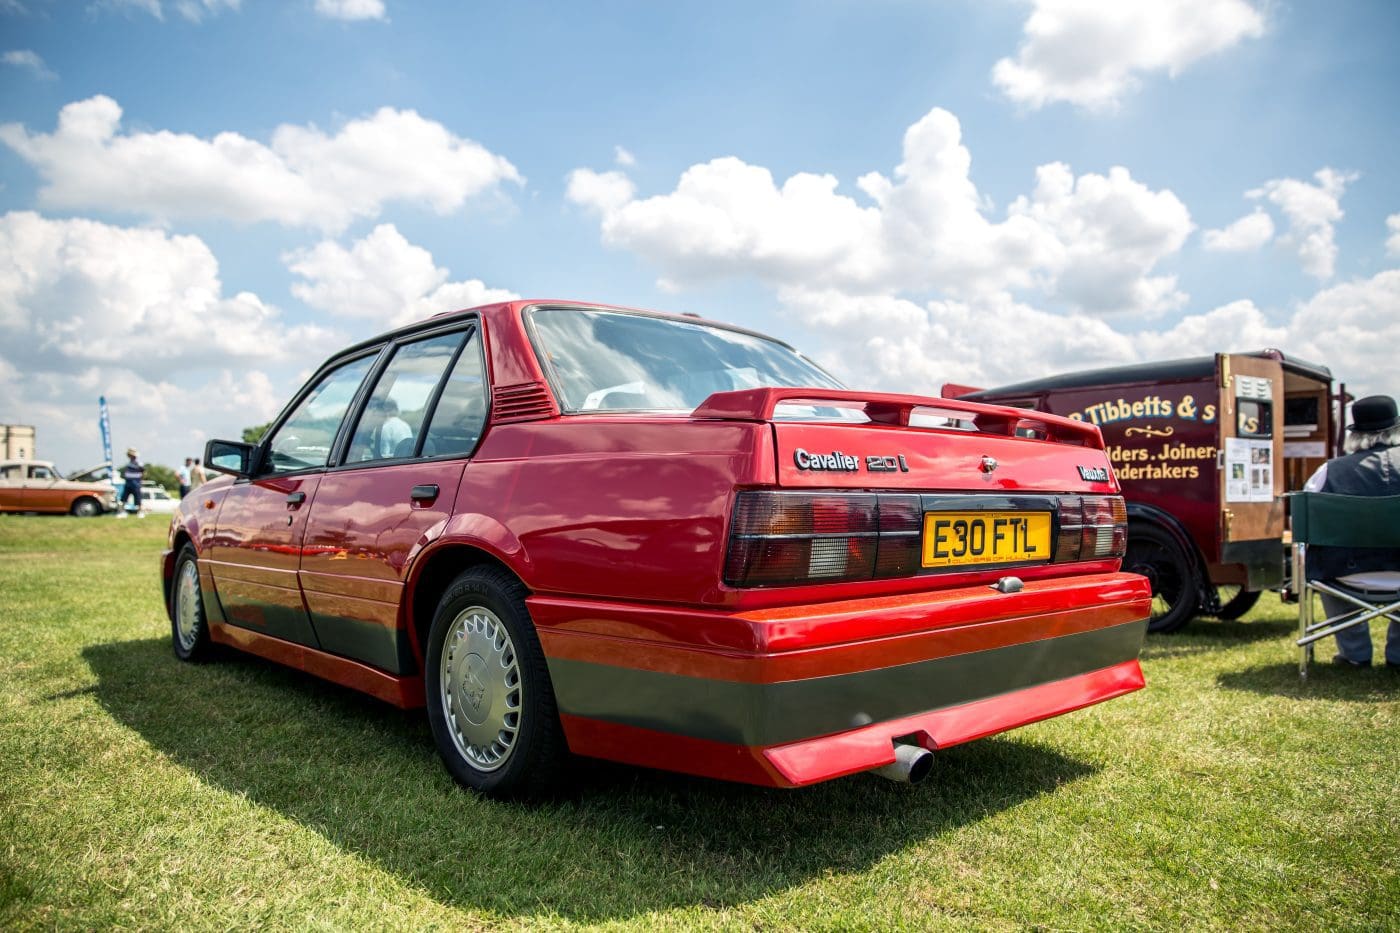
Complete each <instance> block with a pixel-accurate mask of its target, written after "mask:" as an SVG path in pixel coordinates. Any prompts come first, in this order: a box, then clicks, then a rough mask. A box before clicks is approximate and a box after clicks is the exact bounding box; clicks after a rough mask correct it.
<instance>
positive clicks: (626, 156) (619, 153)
mask: <svg viewBox="0 0 1400 933" xmlns="http://www.w3.org/2000/svg"><path fill="white" fill-rule="evenodd" d="M613 161H614V162H616V163H617V164H618V165H620V166H622V167H623V168H631V167H632V166H634V165H636V164H637V157H636V156H634V155H633V154H632V153H630V152H628V151H627V150H626V149H623V148H622V147H621V146H614V147H613Z"/></svg>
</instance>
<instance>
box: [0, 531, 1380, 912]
mask: <svg viewBox="0 0 1400 933" xmlns="http://www.w3.org/2000/svg"><path fill="white" fill-rule="evenodd" d="M164 531H165V524H164V522H162V521H161V520H159V519H157V518H148V519H146V520H145V521H135V520H132V521H125V522H116V521H111V520H100V519H89V520H82V519H69V518H47V517H13V516H6V517H0V607H3V608H0V613H3V614H0V928H3V929H16V928H19V929H26V928H36V927H43V928H51V927H58V928H94V927H107V926H114V925H120V926H130V927H141V928H151V927H156V928H172V927H180V928H185V927H198V928H235V927H236V928H246V927H249V926H254V925H257V926H272V927H296V928H305V927H311V928H345V927H355V928H362V927H367V928H402V927H415V928H421V927H427V928H433V927H443V928H446V927H454V928H460V927H467V928H481V927H540V926H545V927H554V926H569V925H603V926H622V927H633V928H648V929H650V928H653V927H663V928H680V927H695V926H700V927H726V928H738V927H743V928H753V927H759V928H777V929H795V928H802V929H888V928H894V927H910V928H947V929H964V928H967V927H977V928H991V929H1005V928H1019V927H1029V926H1036V927H1046V928H1055V929H1090V928H1102V927H1156V928H1171V927H1179V926H1189V927H1193V928H1231V929H1235V928H1244V929H1259V928H1276V927H1288V928H1298V927H1301V928H1329V929H1330V928H1369V929H1376V928H1382V927H1386V926H1392V927H1393V925H1394V924H1395V923H1396V922H1397V918H1398V917H1400V876H1398V875H1400V807H1397V804H1396V800H1395V795H1396V792H1397V789H1398V788H1400V780H1397V770H1400V722H1397V716H1396V713H1397V709H1400V704H1397V694H1400V676H1396V674H1395V673H1394V672H1392V671H1388V670H1385V669H1376V670H1372V671H1370V672H1354V673H1353V672H1344V671H1336V670H1332V669H1330V668H1328V667H1323V668H1320V669H1318V670H1317V671H1316V673H1315V674H1314V676H1313V677H1312V678H1311V679H1310V680H1309V682H1308V683H1306V684H1301V683H1300V682H1299V680H1298V676H1297V673H1296V670H1295V652H1294V650H1293V649H1292V646H1291V642H1290V640H1289V638H1290V634H1291V632H1292V628H1293V625H1294V620H1295V618H1296V612H1295V610H1294V609H1293V608H1292V607H1288V606H1281V605H1280V604H1279V603H1278V602H1277V600H1274V599H1272V598H1271V597H1266V599H1265V600H1264V601H1263V602H1261V604H1260V605H1259V606H1258V607H1256V609H1255V611H1254V612H1253V613H1252V614H1251V616H1250V617H1249V618H1248V619H1247V620H1246V621H1245V622H1243V623H1229V624H1225V623H1218V622H1210V621H1199V620H1198V621H1197V622H1195V623H1193V624H1192V626H1191V627H1190V628H1188V629H1187V630H1186V631H1185V632H1184V633H1182V634H1180V635H1177V636H1169V637H1166V638H1155V637H1154V638H1153V639H1151V640H1150V641H1149V643H1148V647H1147V649H1146V652H1145V655H1144V667H1145V668H1146V671H1147V679H1148V689H1146V690H1144V691H1141V692H1139V693H1136V694H1134V695H1132V696H1130V697H1126V698H1123V699H1119V700H1115V701H1113V702H1111V703H1107V704H1104V705H1102V706H1099V707H1096V708H1094V709H1090V710H1084V711H1081V712H1079V713H1075V714H1071V715H1069V716H1066V717H1062V718H1060V719H1057V720H1053V721H1051V722H1046V723H1041V724H1039V725H1036V726H1032V727H1029V728H1025V729H1021V730H1018V731H1016V732H1014V733H1011V734H1009V735H1006V736H1001V737H997V738H993V739H987V740H983V741H980V742H974V743H971V744H969V745H965V746H961V747H958V748H954V749H949V750H947V751H945V752H942V753H940V754H939V756H938V764H937V766H936V767H935V770H934V774H933V776H932V777H930V778H929V780H928V781H926V782H925V783H923V784H921V785H918V786H916V787H906V786H902V785H896V784H891V783H889V782H886V781H882V780H880V779H878V778H875V777H871V776H864V775H858V776H855V777H851V778H846V779H843V780H839V781H835V782H832V783H829V784H825V785H820V786H817V787H814V788H809V789H806V790H800V791H769V790H762V789H756V788H749V787H742V786H735V785H727V784H721V783H714V782H708V781H702V780H694V779H688V778H684V777H678V776H673V775H667V774H661V773H657V772H650V771H643V770H638V769H629V768H623V767H616V766H608V765H601V764H587V765H581V766H580V767H579V768H578V770H577V773H576V774H574V775H572V781H571V784H570V786H569V787H568V789H567V790H565V791H562V792H561V793H560V794H559V795H558V796H557V797H555V798H553V799H550V800H547V801H544V802H540V803H535V804H530V805H526V804H502V803H495V802H491V801H486V800H482V799H479V798H477V797H475V796H473V795H471V794H469V793H466V792H464V791H461V790H459V789H458V788H457V787H456V786H455V785H454V784H453V783H452V782H451V780H450V779H449V778H448V777H447V775H446V773H445V772H444V770H443V769H442V768H441V767H440V765H439V764H438V761H437V759H436V755H435V753H434V751H433V748H432V743H431V740H430V738H429V735H428V730H427V726H426V724H425V722H424V720H423V719H422V717H421V716H419V715H410V714H404V713H400V712H397V711H395V710H393V709H392V708H390V707H388V706H385V705H383V704H381V703H378V702H376V701H374V700H370V699H368V698H364V697H361V696H359V695H357V694H354V693H351V692H349V691H346V690H342V689H339V688H336V687H333V686H329V685H326V684H323V683H320V682H317V681H315V680H312V679H310V678H309V677H306V676H305V675H302V674H299V673H296V672H291V671H286V670H282V669H280V668H277V667H275V666H273V665H270V664H266V663H263V662H261V661H259V660H256V659H252V658H247V657H243V656H238V655H234V656H231V657H228V658H225V659H224V660H221V661H219V662H217V663H215V664H212V665H208V666H202V667H201V666H190V665H184V664H180V663H178V662H177V661H176V660H175V659H174V658H173V656H172V655H171V651H170V647H169V625H168V623H167V622H166V620H165V616H164V613H163V611H162V607H161V603H160V597H159V587H158V583H157V555H158V553H159V552H160V550H161V548H162V547H163V546H164ZM1380 634H1381V633H1380V630H1379V628H1377V629H1376V635H1377V637H1378V638H1379V636H1380ZM1320 654H1325V655H1327V656H1330V650H1329V651H1326V652H1320Z"/></svg>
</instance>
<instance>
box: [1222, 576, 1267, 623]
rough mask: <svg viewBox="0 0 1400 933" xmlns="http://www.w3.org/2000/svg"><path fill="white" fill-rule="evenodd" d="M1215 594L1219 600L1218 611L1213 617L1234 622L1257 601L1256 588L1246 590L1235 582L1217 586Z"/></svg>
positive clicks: (1257, 592) (1242, 616) (1257, 593)
mask: <svg viewBox="0 0 1400 933" xmlns="http://www.w3.org/2000/svg"><path fill="white" fill-rule="evenodd" d="M1215 595H1216V598H1217V599H1218V600H1220V611H1219V612H1217V613H1216V614H1215V617H1216V618H1217V619H1224V620H1225V621H1226V622H1235V621H1238V620H1239V619H1242V618H1244V614H1245V613H1246V612H1248V611H1249V610H1251V609H1253V608H1254V604H1255V603H1257V602H1259V591H1258V590H1253V591H1251V590H1247V589H1245V588H1244V587H1242V586H1240V585H1239V584H1237V583H1227V584H1225V585H1224V586H1217V587H1216V588H1215Z"/></svg>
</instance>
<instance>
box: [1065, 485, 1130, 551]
mask: <svg viewBox="0 0 1400 933" xmlns="http://www.w3.org/2000/svg"><path fill="white" fill-rule="evenodd" d="M1059 513H1060V535H1059V539H1058V540H1057V541H1056V542H1055V563H1057V564H1059V563H1064V562H1066V561H1075V560H1099V559H1102V558H1105V557H1122V556H1123V555H1124V553H1126V552H1127V549H1128V507H1127V506H1126V505H1125V504H1124V503H1123V497H1122V496H1060V499H1059Z"/></svg>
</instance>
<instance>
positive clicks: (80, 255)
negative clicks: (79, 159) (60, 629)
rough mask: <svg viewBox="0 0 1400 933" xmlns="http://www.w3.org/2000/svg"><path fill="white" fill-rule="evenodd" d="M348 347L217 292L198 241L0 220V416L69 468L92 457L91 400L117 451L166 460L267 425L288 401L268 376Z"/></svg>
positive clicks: (243, 297) (95, 455)
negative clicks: (103, 412) (106, 409)
mask: <svg viewBox="0 0 1400 933" xmlns="http://www.w3.org/2000/svg"><path fill="white" fill-rule="evenodd" d="M345 341H346V338H345V337H344V336H342V335H340V334H336V333H334V332H331V331H327V330H326V329H324V328H320V327H314V326H298V327H292V326H289V325H287V324H286V323H285V322H284V321H283V320H282V316H281V313H280V312H279V311H278V310H277V309H276V308H274V307H272V306H270V305H268V304H266V303H265V302H263V301H262V300H261V299H260V298H258V296H256V295H253V294H250V293H248V292H240V293H237V294H233V295H225V294H224V291H223V285H222V283H221V282H220V280H219V269H218V263H217V261H216V260H215V258H214V256H213V254H212V253H211V252H210V251H209V248H208V247H207V246H206V245H205V244H204V242H203V241H201V240H200V239H198V238H197V237H192V236H173V235H171V234H169V233H167V232H165V231H163V230H154V229H147V228H129V227H116V226H111V225H108V224H103V223H98V222H96V221H92V220H81V219H77V220H51V219H48V218H44V217H41V216H40V215H38V214H35V213H31V212H27V211H25V212H13V213H9V214H4V215H0V412H3V413H4V414H5V415H6V416H7V417H8V418H14V419H16V420H19V421H22V422H24V423H32V424H35V425H36V427H37V428H38V430H39V451H40V455H41V456H44V457H47V458H51V459H56V460H59V461H60V462H61V464H62V465H63V466H65V467H67V468H68V469H79V468H81V467H84V466H87V465H89V464H91V463H93V462H95V461H97V460H98V459H100V450H101V449H100V446H99V444H98V440H97V430H96V416H97V397H98V396H99V395H105V396H107V399H108V402H109V404H110V405H111V407H112V413H113V421H114V430H115V431H116V432H117V439H116V443H117V445H118V447H119V448H120V447H122V446H125V445H127V444H135V445H136V446H138V447H140V448H142V450H143V452H145V451H147V450H149V451H150V452H151V455H152V456H153V457H155V458H158V459H159V460H161V461H162V462H166V463H170V462H172V461H173V459H174V458H176V457H177V456H178V457H185V456H193V455H195V454H196V453H197V452H198V451H199V450H200V449H201V448H202V444H203V437H204V435H205V434H206V433H207V434H210V435H214V434H217V435H219V436H229V435H230V434H232V436H234V437H237V436H238V431H239V430H241V428H242V427H245V426H247V425H249V424H255V423H258V422H259V421H264V420H266V419H267V418H268V417H269V416H271V415H272V414H274V413H275V412H276V411H277V408H278V406H279V405H280V404H281V403H282V402H283V401H285V399H284V398H282V397H281V396H282V394H283V393H282V392H279V391H275V390H274V388H273V380H272V378H271V377H270V376H269V375H268V374H267V372H266V371H265V370H266V369H267V368H268V367H274V368H282V369H287V368H292V367H297V366H301V365H305V364H306V363H307V362H310V363H312V364H314V363H316V362H319V361H320V359H321V358H322V357H323V356H325V355H326V354H327V353H329V352H330V351H331V350H333V349H335V348H337V347H339V346H340V345H342V344H343V343H344V342H345Z"/></svg>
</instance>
